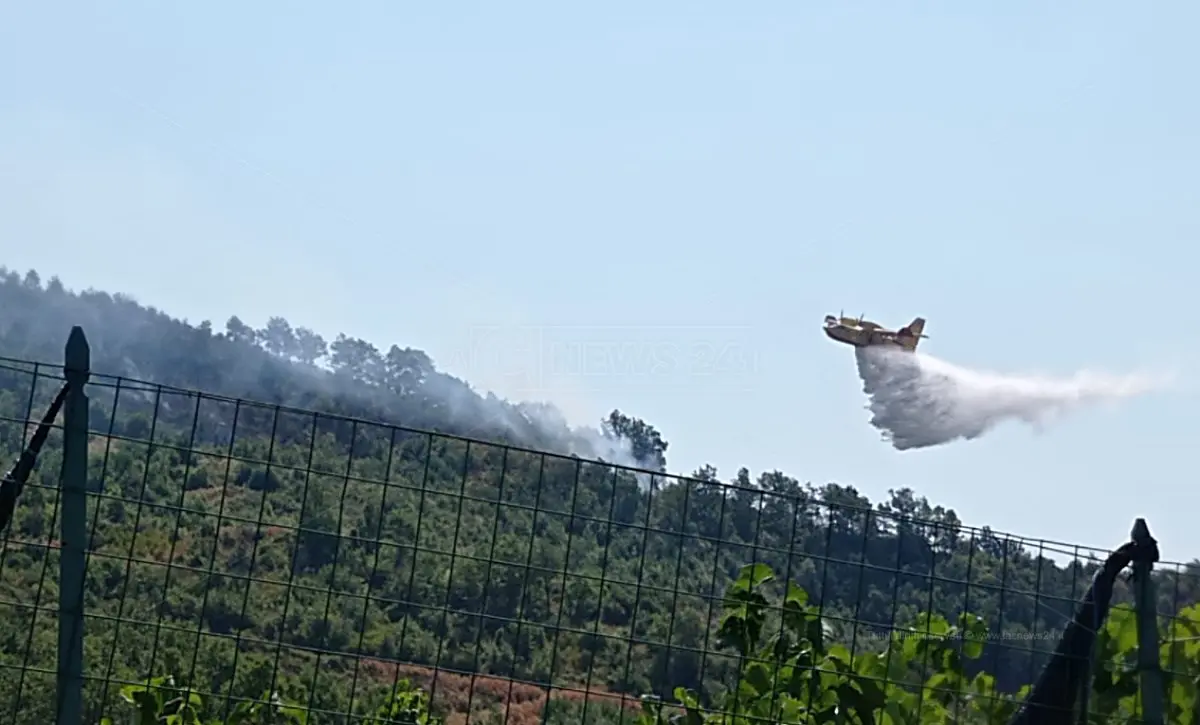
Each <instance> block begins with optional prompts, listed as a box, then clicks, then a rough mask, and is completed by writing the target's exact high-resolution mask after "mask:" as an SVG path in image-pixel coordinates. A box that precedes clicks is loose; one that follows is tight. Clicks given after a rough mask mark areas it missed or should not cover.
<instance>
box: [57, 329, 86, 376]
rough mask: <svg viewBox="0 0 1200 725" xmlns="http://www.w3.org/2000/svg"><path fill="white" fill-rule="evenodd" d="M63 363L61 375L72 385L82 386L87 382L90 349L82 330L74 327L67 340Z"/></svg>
mask: <svg viewBox="0 0 1200 725" xmlns="http://www.w3.org/2000/svg"><path fill="white" fill-rule="evenodd" d="M63 362H64V363H65V364H64V365H63V375H64V377H66V379H67V382H69V383H71V384H72V385H76V386H82V385H85V384H86V383H87V381H88V375H89V373H90V372H91V369H92V349H91V346H90V345H88V341H87V335H85V334H83V328H82V327H80V326H79V325H75V326H74V327H72V328H71V336H70V337H68V338H67V350H66V355H65V356H64V359H63Z"/></svg>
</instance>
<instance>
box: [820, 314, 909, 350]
mask: <svg viewBox="0 0 1200 725" xmlns="http://www.w3.org/2000/svg"><path fill="white" fill-rule="evenodd" d="M924 329H925V319H924V318H922V317H918V318H916V319H914V320H913V321H912V322H910V323H908V325H906V326H905V327H901V328H900V329H899V330H888V329H885V328H883V327H880V326H879V324H877V323H875V322H871V321H870V320H864V319H863V318H862V317H861V316H859V317H857V318H854V317H842V316H840V315H839V316H838V317H834V316H833V315H826V316H825V334H826V335H829V337H830V338H832V339H834V340H837V341H838V342H844V343H846V344H847V345H853V346H855V347H875V346H878V345H894V346H896V347H899V348H900V349H901V350H904V351H906V352H913V351H915V350H916V349H917V343H918V342H920V341H921V339H922V338H928V337H929V335H924V334H922V331H923V330H924Z"/></svg>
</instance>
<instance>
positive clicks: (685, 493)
mask: <svg viewBox="0 0 1200 725" xmlns="http://www.w3.org/2000/svg"><path fill="white" fill-rule="evenodd" d="M76 324H78V325H82V326H83V327H84V329H85V330H86V332H87V334H88V338H89V340H90V342H91V345H92V367H93V370H94V371H95V372H96V373H103V374H107V375H114V376H126V377H128V378H133V379H137V380H141V381H148V382H150V383H154V384H156V385H159V386H167V387H160V388H156V387H145V386H142V387H138V386H137V385H134V384H132V383H127V382H122V383H121V385H120V386H118V385H116V383H115V382H113V381H111V380H109V381H108V382H104V381H102V380H99V379H97V380H96V381H94V385H93V386H92V391H91V392H90V396H91V405H92V410H91V413H90V414H91V427H92V429H93V445H92V448H91V454H90V455H91V457H90V462H89V469H90V476H91V479H92V480H91V485H92V486H93V494H94V496H93V497H92V498H91V501H90V506H91V507H92V508H91V510H90V511H89V515H94V516H95V517H96V518H95V523H94V533H93V535H92V539H91V549H92V552H93V556H92V557H91V559H90V563H89V570H88V584H87V588H86V598H87V599H86V605H87V608H88V612H89V614H96V615H103V616H98V618H96V619H94V620H89V623H88V629H87V632H86V639H85V648H86V652H87V658H88V664H87V667H88V669H89V672H90V673H91V674H92V675H94V676H96V677H98V678H103V677H105V676H109V677H118V678H124V679H126V680H131V681H132V680H139V679H140V680H145V679H146V678H148V677H158V676H161V675H163V674H164V673H171V674H172V675H174V676H176V677H179V678H182V679H184V680H186V681H187V682H188V683H189V684H190V686H192V687H195V688H198V689H201V690H203V691H204V692H205V693H210V694H209V695H206V697H209V698H210V700H211V693H216V695H217V696H218V699H219V698H220V697H221V696H222V693H233V694H234V695H235V696H254V695H257V694H258V693H260V692H262V691H264V690H268V689H272V688H273V689H277V690H279V691H280V692H281V694H282V695H283V696H284V698H285V699H286V700H288V701H289V702H299V703H301V704H302V705H304V706H306V707H311V708H314V709H315V710H317V711H325V712H327V713H336V712H342V713H345V712H348V711H349V710H350V709H352V708H356V709H357V708H359V707H360V706H361V708H366V709H363V710H362V712H368V711H370V712H374V711H376V710H377V709H378V708H379V707H383V706H384V705H386V701H387V698H388V689H389V687H391V686H392V685H393V683H394V682H396V681H398V679H409V680H412V681H413V682H416V683H418V684H420V685H421V686H422V687H424V688H425V689H426V690H430V691H431V692H430V699H431V700H432V702H433V705H434V707H435V708H442V710H444V711H445V712H450V711H452V710H454V709H455V708H458V710H459V711H465V710H463V708H466V709H474V710H479V709H487V708H492V710H495V709H496V708H497V707H502V709H505V710H510V711H511V710H513V709H514V708H516V709H517V710H520V708H521V707H524V706H523V705H522V704H521V703H522V702H532V701H534V700H538V698H539V697H540V698H542V699H541V700H538V701H539V702H542V705H544V700H545V696H544V686H545V685H553V686H555V687H559V688H567V690H566V691H569V690H570V689H571V688H575V689H580V690H582V689H587V690H591V691H599V692H607V693H613V694H620V695H627V696H630V697H634V698H636V697H640V696H642V695H646V694H656V695H658V696H660V697H662V698H665V699H668V700H670V699H672V698H673V697H674V696H675V694H676V693H677V692H685V691H686V692H687V693H692V694H689V695H688V697H693V696H694V697H697V698H700V699H701V700H703V701H704V702H710V703H711V702H718V701H720V700H721V698H723V697H725V696H726V694H727V693H728V692H729V691H730V690H729V688H730V687H731V686H734V685H736V683H738V682H739V681H740V678H743V677H745V676H746V675H745V672H744V671H743V666H744V663H741V662H739V660H738V659H737V657H736V656H734V654H735V653H732V652H730V651H726V650H727V648H726V649H722V647H724V646H725V645H722V644H721V642H722V641H724V640H722V638H721V637H719V636H718V635H719V630H720V627H721V621H722V616H723V615H722V598H723V596H724V594H723V593H725V592H726V591H727V589H728V588H729V587H731V586H733V585H734V584H735V583H736V582H737V581H738V580H739V577H741V576H743V575H744V571H745V570H744V567H745V566H746V565H748V564H752V563H761V564H763V565H765V566H769V567H770V569H771V570H772V571H773V572H775V573H777V574H778V575H779V576H780V577H781V579H782V580H783V581H785V582H794V583H795V585H796V586H797V587H799V588H801V589H802V590H803V591H804V592H806V595H805V596H806V601H811V602H815V603H819V608H820V616H821V617H822V618H823V620H825V621H830V622H836V623H839V624H838V627H837V632H838V634H837V636H838V637H840V638H842V639H841V640H840V641H841V642H842V644H843V645H844V646H845V647H847V648H849V649H848V650H847V651H848V652H853V653H858V654H855V655H854V656H859V655H860V654H861V653H863V652H867V651H871V652H880V651H882V650H883V648H884V646H885V645H886V643H887V636H886V633H887V630H888V628H889V627H891V626H892V625H893V624H894V623H905V622H911V621H915V620H916V619H917V618H918V617H922V616H924V617H926V618H927V617H928V616H937V617H940V618H941V620H939V621H942V620H944V621H946V622H958V621H960V619H961V617H962V616H963V615H964V613H970V615H971V616H973V617H979V618H980V619H979V621H980V622H981V625H980V626H986V627H988V628H990V629H991V630H992V631H995V632H1002V633H1003V636H1002V637H998V638H991V639H987V640H986V641H985V642H983V643H982V644H981V645H980V647H979V651H978V653H977V654H978V656H977V657H974V658H971V659H970V660H969V661H966V662H964V663H962V674H961V676H962V678H964V680H963V681H964V682H966V681H970V682H976V681H977V678H978V677H980V676H981V673H985V672H986V673H987V682H988V683H990V684H989V686H990V687H994V688H995V689H997V690H999V691H1001V692H1007V693H1015V692H1017V691H1018V690H1019V688H1021V687H1022V686H1024V685H1026V684H1028V683H1029V682H1030V681H1031V679H1032V677H1033V675H1034V674H1036V671H1037V669H1038V668H1039V667H1040V665H1041V663H1042V662H1044V660H1045V654H1046V653H1047V652H1049V651H1050V650H1052V649H1053V646H1054V636H1055V633H1057V632H1058V631H1061V629H1062V627H1063V625H1064V623H1065V621H1066V620H1067V619H1069V617H1070V614H1071V609H1072V606H1073V605H1072V602H1073V601H1074V600H1075V599H1077V598H1078V597H1079V596H1080V595H1081V594H1082V591H1083V588H1084V587H1085V586H1086V582H1087V578H1088V577H1089V576H1090V575H1091V573H1092V571H1093V570H1094V564H1092V563H1089V562H1086V561H1072V560H1070V558H1069V557H1065V556H1063V557H1059V558H1058V559H1057V560H1056V558H1055V557H1054V556H1052V555H1051V554H1052V553H1053V547H1050V548H1049V549H1046V548H1041V549H1039V548H1037V547H1035V546H1031V545H1030V543H1029V542H1024V541H1019V540H1016V539H1013V538H1010V537H1006V536H1002V535H999V534H996V533H995V532H992V531H991V530H989V529H987V528H982V529H973V528H970V527H967V526H966V525H964V524H963V522H961V521H960V520H959V518H958V516H957V515H956V514H955V512H954V511H953V510H950V509H947V508H944V507H942V506H938V505H935V504H933V503H931V502H929V501H927V500H926V499H925V498H924V497H921V496H919V495H918V494H917V493H916V492H914V491H912V490H909V489H900V490H895V491H891V492H890V494H889V497H888V498H887V500H884V501H878V502H872V501H870V500H868V498H867V497H865V496H863V495H862V494H861V493H860V492H858V491H857V490H856V489H855V488H854V487H852V486H844V485H839V484H836V483H824V484H820V485H814V484H811V483H802V482H801V480H800V479H797V478H794V477H792V476H791V475H788V474H787V473H784V472H782V471H777V470H771V471H763V472H759V473H758V474H757V475H755V474H752V473H751V471H749V470H748V469H745V468H742V469H740V470H739V471H737V472H736V473H735V474H734V475H733V476H732V477H730V478H728V479H725V480H723V479H722V478H721V476H720V474H719V472H718V471H716V470H715V469H713V468H712V467H711V466H704V467H701V469H699V470H697V471H695V472H693V474H692V475H691V476H689V477H686V478H679V477H670V476H666V475H649V474H648V473H633V472H627V471H625V470H623V469H621V468H619V467H614V465H606V463H607V464H622V465H623V464H637V465H638V466H639V467H640V468H642V469H646V471H648V472H654V473H657V474H661V473H662V472H664V471H666V470H667V451H668V449H669V445H668V442H667V439H666V438H665V437H664V435H663V434H662V433H661V432H660V431H658V430H657V429H656V428H655V427H654V426H653V425H651V424H650V423H648V422H646V421H644V420H641V419H639V418H636V417H634V416H632V415H630V414H628V413H625V412H621V411H619V410H613V411H612V412H611V413H610V414H609V415H608V416H607V417H606V418H605V419H604V420H602V421H599V423H598V426H597V428H596V429H595V430H572V429H570V428H569V427H568V426H567V425H565V423H563V422H562V420H561V416H557V415H556V414H555V412H554V411H553V410H552V409H547V408H545V407H543V406H537V405H527V404H521V403H514V402H509V401H504V400H500V399H498V398H496V397H495V396H490V395H481V394H479V393H478V392H476V391H475V390H473V389H472V388H471V386H470V385H469V384H468V383H467V382H466V381H463V380H460V379H457V378H455V377H453V376H450V375H447V374H445V373H443V372H440V371H439V370H438V369H437V367H436V365H435V363H434V361H433V360H431V359H430V357H429V356H428V355H427V354H425V353H424V352H423V351H421V350H416V349H413V348H411V347H407V346H402V345H400V344H393V345H391V346H390V347H388V348H387V350H386V351H383V350H381V349H380V348H379V347H377V346H376V345H374V344H373V343H370V342H368V341H365V340H362V339H358V338H354V337H350V336H347V335H345V334H339V335H337V336H336V337H334V339H333V340H332V342H327V341H326V340H325V339H324V338H323V337H322V336H321V335H320V334H318V333H317V332H315V331H313V330H311V329H309V328H306V327H304V326H301V325H298V324H294V323H292V322H290V321H288V320H286V319H285V318H283V317H271V318H270V319H268V320H266V321H265V323H264V324H263V326H262V327H261V328H254V327H252V326H251V325H249V324H247V323H246V322H243V321H242V320H241V319H239V318H237V317H231V318H230V319H229V320H228V321H226V323H225V324H224V325H223V330H222V331H220V332H218V331H216V330H215V329H214V325H212V324H211V323H209V322H207V321H205V322H201V323H199V324H191V323H188V322H187V321H183V320H177V319H174V318H172V317H170V316H169V315H168V314H166V313H164V312H161V311H159V310H156V309H154V308H153V307H148V306H143V305H141V304H139V303H137V302H135V301H133V300H132V299H130V298H128V297H126V296H123V295H120V294H109V293H105V292H97V291H91V290H89V291H85V292H80V293H76V292H71V291H68V290H66V289H65V288H64V287H63V286H62V285H61V284H60V283H59V282H58V281H57V280H56V279H54V278H51V279H50V280H49V281H48V282H46V283H43V282H42V280H41V276H40V275H38V274H37V273H36V272H32V271H31V272H29V273H26V274H24V275H22V274H18V273H15V272H11V271H6V270H0V356H3V357H5V358H9V359H10V360H9V361H7V362H5V363H4V364H3V365H0V452H3V454H4V456H5V458H4V460H7V461H9V462H11V461H12V460H13V459H14V458H15V456H16V455H17V452H18V451H19V448H20V445H21V440H22V426H21V424H20V421H23V420H25V419H27V418H31V417H37V416H39V415H40V410H41V408H39V407H37V406H39V405H40V406H42V407H44V405H45V402H46V400H47V399H48V396H49V395H50V394H52V391H50V390H49V389H48V388H47V387H46V386H45V385H40V386H37V387H36V388H32V389H31V381H32V375H31V374H30V370H31V368H30V367H29V366H27V365H22V364H20V363H19V362H15V361H21V360H24V361H39V362H45V363H51V364H57V363H58V362H59V361H60V360H61V355H62V348H63V343H64V342H65V339H66V334H67V331H68V330H69V329H70V327H71V326H72V325H76ZM122 386H123V387H122ZM174 388H178V389H186V390H201V391H204V392H205V393H207V394H209V395H208V396H202V397H199V398H197V397H196V396H194V395H190V396H189V395H185V394H183V393H177V392H174V391H173V390H172V389H174ZM218 396H221V397H218ZM235 399H248V400H252V401H261V402H263V403H266V404H268V405H267V406H254V405H245V404H240V403H237V402H236V400H235ZM31 400H32V401H33V403H34V405H33V406H32V408H31V405H30V403H31ZM270 406H288V408H287V409H284V410H282V411H281V410H279V409H277V408H273V407H270ZM292 408H294V409H295V410H293V409H292ZM307 410H318V411H321V412H323V413H326V414H328V415H327V416H325V417H315V416H312V415H311V414H308V413H305V412H304V411H307ZM339 416H341V417H339ZM713 419H714V425H719V424H720V413H719V411H714V417H713ZM393 426H403V428H395V427H393ZM422 431H434V432H437V433H439V434H442V435H430V434H429V433H427V432H422ZM505 443H512V444H518V445H520V446H523V447H525V448H529V449H534V450H545V451H549V452H552V453H554V454H555V455H541V454H536V453H532V452H528V451H526V450H510V449H507V448H505V447H504V446H503V445H502V444H505ZM594 459H603V461H602V462H594ZM60 461H61V451H60V450H59V449H58V448H56V447H55V446H54V445H49V446H48V447H47V450H46V452H45V453H44V454H43V460H42V461H41V462H40V464H39V469H38V471H39V473H38V474H37V476H40V479H39V480H38V481H36V482H34V483H35V485H32V486H31V487H29V488H27V489H26V491H25V492H24V494H23V496H22V499H21V501H20V503H19V505H18V511H17V514H16V516H15V519H14V522H13V525H12V528H11V531H10V543H9V544H8V545H7V546H6V548H5V551H4V554H3V557H4V559H3V562H2V563H0V612H5V610H7V612H6V613H5V615H4V616H0V656H2V657H3V658H4V661H5V662H7V663H9V664H11V665H13V666H22V665H34V666H38V667H44V668H48V671H53V669H54V656H55V646H56V645H55V634H54V630H53V617H52V616H48V615H45V614H44V613H43V614H41V615H36V616H35V610H34V609H32V608H31V606H30V605H33V604H35V603H36V602H38V601H40V602H41V603H42V606H45V605H46V602H47V597H50V596H51V595H52V594H51V593H50V592H49V590H48V589H47V587H50V588H52V587H53V582H54V572H55V571H56V569H57V567H56V565H55V562H56V549H55V548H54V546H53V545H52V544H51V543H49V542H52V541H53V539H54V536H55V534H54V532H55V530H56V527H57V525H58V524H57V522H56V520H55V518H54V512H55V507H56V496H55V492H54V488H55V487H56V486H57V478H56V477H57V470H58V468H57V467H58V465H59V462H60ZM0 465H5V466H6V465H10V464H9V463H2V462H0ZM39 483H40V484H41V485H36V484H39ZM385 483H386V484H387V485H384V484H385ZM1195 574H1196V566H1195V565H1193V566H1190V567H1187V568H1186V569H1185V570H1182V572H1170V571H1167V572H1163V573H1161V574H1159V575H1158V576H1159V578H1160V584H1159V592H1160V598H1161V600H1162V601H1161V609H1162V610H1163V611H1170V612H1175V611H1179V610H1180V609H1181V608H1183V607H1185V606H1187V605H1190V604H1193V603H1195V602H1196V601H1197V599H1200V596H1198V595H1200V587H1198V586H1197V580H1196V578H1195ZM1118 596H1119V597H1120V596H1123V594H1119V595H1118ZM39 597H41V599H40V600H39V599H38V598H39ZM972 621H974V620H972ZM31 633H32V634H31ZM881 633H882V634H881ZM881 637H882V639H881ZM725 639H728V638H727V637H726V638H725ZM27 648H28V655H26V652H27ZM829 652H834V650H829ZM837 652H840V650H837ZM830 656H833V655H830ZM837 656H841V655H840V654H839V655H837ZM872 666H873V665H872ZM973 678H974V679H973ZM513 680H515V681H516V683H515V684H514V683H513V682H512V681H513ZM478 682H486V683H491V684H488V685H487V687H485V688H483V689H480V687H479V685H478ZM438 683H440V684H438ZM52 687H53V678H50V679H48V680H45V681H43V680H41V679H37V678H34V679H31V680H30V681H28V682H21V683H20V684H18V680H17V678H14V677H9V676H6V677H5V678H0V712H9V713H17V712H19V713H20V715H19V717H17V718H16V720H13V721H15V722H26V721H28V722H34V721H38V722H49V721H50V720H51V719H52V711H48V710H46V709H45V708H47V707H49V706H50V704H51V703H52V700H53V697H52V695H50V692H51V691H52ZM47 688H51V689H47ZM680 688H681V689H680ZM119 689H120V688H119V686H118V685H113V686H111V687H105V686H104V685H103V684H101V683H100V681H99V680H98V681H96V682H94V683H91V684H89V690H88V692H87V697H88V702H89V703H90V704H89V707H90V708H92V710H91V712H93V713H98V712H99V708H100V703H101V702H102V701H104V702H107V703H108V704H107V705H106V707H107V708H108V709H107V710H106V712H109V713H111V712H114V710H113V709H112V707H113V704H114V703H115V702H116V700H117V697H118V690H119ZM19 691H20V694H19ZM514 692H515V693H517V695H514ZM246 693H249V694H248V695H247V694H246ZM520 693H543V694H541V695H537V694H528V695H527V696H526V699H525V700H521V699H520V697H518V695H520ZM570 702H573V700H570V698H569V697H568V698H567V700H564V703H566V704H559V705H555V706H554V707H557V708H559V709H558V711H559V712H562V713H568V714H564V715H561V717H562V718H564V719H563V720H562V721H563V722H578V721H579V720H578V719H574V720H572V719H571V718H577V714H576V715H570V714H569V713H571V712H575V711H574V710H571V709H570V708H573V707H575V705H572V704H570ZM235 704H236V703H235ZM542 705H539V706H538V707H541V706H542ZM231 707H232V706H231ZM6 708H7V709H6ZM47 713H50V714H47ZM510 714H511V713H510ZM329 717H332V716H329ZM39 718H40V719H39ZM0 719H4V720H5V721H9V720H8V719H7V716H5V715H0ZM320 721H321V722H325V721H330V722H337V721H339V720H336V719H330V720H320ZM514 722H519V720H514Z"/></svg>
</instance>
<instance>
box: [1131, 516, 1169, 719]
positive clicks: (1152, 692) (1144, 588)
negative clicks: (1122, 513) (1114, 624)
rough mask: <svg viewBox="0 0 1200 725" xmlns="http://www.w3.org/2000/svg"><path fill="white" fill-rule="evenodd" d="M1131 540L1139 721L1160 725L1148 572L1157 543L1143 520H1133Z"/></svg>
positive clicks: (1154, 602)
mask: <svg viewBox="0 0 1200 725" xmlns="http://www.w3.org/2000/svg"><path fill="white" fill-rule="evenodd" d="M1132 538H1133V543H1135V544H1137V545H1138V548H1137V552H1138V553H1137V554H1135V556H1134V559H1133V596H1134V607H1135V608H1136V611H1137V627H1138V629H1137V634H1138V657H1137V662H1138V672H1139V674H1140V689H1141V695H1142V718H1143V719H1142V722H1144V723H1145V724H1146V725H1162V724H1163V686H1162V665H1161V663H1160V662H1159V652H1158V648H1159V637H1158V598H1157V596H1156V595H1155V591H1154V590H1155V587H1154V581H1153V580H1152V579H1151V578H1150V574H1151V572H1152V571H1153V569H1154V562H1155V561H1157V560H1158V546H1157V543H1156V542H1155V541H1154V537H1152V536H1150V527H1148V526H1147V525H1146V520H1145V519H1138V520H1136V521H1134V522H1133V534H1132Z"/></svg>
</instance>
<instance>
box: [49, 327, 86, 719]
mask: <svg viewBox="0 0 1200 725" xmlns="http://www.w3.org/2000/svg"><path fill="white" fill-rule="evenodd" d="M64 363H65V364H64V365H63V373H64V376H65V377H66V379H67V386H68V388H67V399H66V404H65V405H64V406H63V407H64V409H65V410H64V412H63V461H62V478H61V481H60V486H61V487H62V490H61V495H62V498H61V500H62V503H61V513H60V516H59V520H60V522H61V527H60V532H59V540H60V541H61V548H60V550H59V554H60V556H59V560H58V562H59V563H58V596H59V600H58V693H57V694H58V725H82V722H83V577H84V570H85V566H86V549H87V469H88V464H87V458H88V450H87V448H88V398H87V392H86V390H85V389H84V386H85V385H87V381H88V375H89V373H90V370H91V350H90V349H89V347H88V341H87V337H86V336H84V334H83V328H81V327H79V326H78V325H77V326H75V327H72V328H71V336H70V337H69V338H68V339H67V349H66V355H65V360H64Z"/></svg>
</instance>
